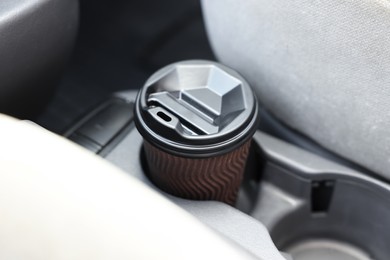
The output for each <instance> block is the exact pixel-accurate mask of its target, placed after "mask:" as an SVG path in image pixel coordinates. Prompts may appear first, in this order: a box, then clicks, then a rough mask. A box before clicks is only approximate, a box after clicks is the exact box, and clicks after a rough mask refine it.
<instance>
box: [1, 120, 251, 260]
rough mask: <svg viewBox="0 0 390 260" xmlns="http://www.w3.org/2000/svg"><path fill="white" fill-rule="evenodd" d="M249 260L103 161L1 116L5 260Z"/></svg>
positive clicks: (20, 122) (3, 253)
mask: <svg viewBox="0 0 390 260" xmlns="http://www.w3.org/2000/svg"><path fill="white" fill-rule="evenodd" d="M129 149H131V148H129ZM247 258H251V256H249V255H248V254H247V253H246V252H244V251H243V250H241V249H240V248H238V247H236V245H235V244H233V243H230V242H229V241H226V240H224V239H223V238H222V237H220V236H219V235H217V234H216V233H214V232H213V231H212V230H210V229H209V228H207V227H206V226H204V225H203V224H201V223H200V222H199V221H197V220H196V219H194V218H193V217H192V216H191V215H189V214H188V213H187V212H185V211H183V210H182V209H180V208H178V207H177V206H175V205H174V204H172V203H171V202H169V201H168V200H166V199H164V198H163V197H161V196H160V195H158V194H157V193H155V192H154V191H152V190H150V189H149V188H147V187H146V186H144V185H143V184H141V183H140V182H138V181H136V180H135V179H133V178H132V177H130V176H128V175H126V174H125V173H123V172H121V171H120V170H118V169H117V168H115V167H113V166H111V165H110V164H108V163H107V162H105V161H104V160H102V159H100V158H99V157H97V156H95V155H93V154H91V153H89V152H87V151H85V150H83V149H81V148H79V147H78V146H76V145H74V144H72V143H70V142H68V141H67V140H65V139H63V138H60V137H58V136H56V135H54V134H52V133H49V132H47V131H45V130H43V129H41V128H40V127H37V126H34V125H31V124H28V123H26V122H22V121H16V120H14V119H11V118H8V117H5V116H0V259H7V260H10V259H29V260H32V259H40V260H45V259H51V260H57V259H83V260H84V259H173V260H175V259H197V260H199V259H247Z"/></svg>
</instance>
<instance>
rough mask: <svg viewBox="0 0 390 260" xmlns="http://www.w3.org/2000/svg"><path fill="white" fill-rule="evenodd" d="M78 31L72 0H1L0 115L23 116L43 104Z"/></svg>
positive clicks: (57, 78)
mask: <svg viewBox="0 0 390 260" xmlns="http://www.w3.org/2000/svg"><path fill="white" fill-rule="evenodd" d="M77 27H78V1H77V0H1V1H0V112H1V113H7V114H12V115H15V116H18V117H26V116H31V115H33V114H35V113H34V112H38V111H39V109H40V108H42V107H43V105H45V103H46V102H47V100H48V98H49V97H50V94H51V93H52V92H53V88H54V86H55V85H56V84H57V83H58V80H59V78H60V76H61V74H62V69H63V67H64V65H65V63H66V61H67V58H68V56H69V54H70V52H71V50H72V47H73V42H74V39H75V36H76V31H77Z"/></svg>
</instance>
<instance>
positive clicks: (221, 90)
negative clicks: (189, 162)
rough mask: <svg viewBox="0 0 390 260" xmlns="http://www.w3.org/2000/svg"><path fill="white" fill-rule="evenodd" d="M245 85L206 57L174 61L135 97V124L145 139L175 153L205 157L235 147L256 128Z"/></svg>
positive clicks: (253, 99)
mask: <svg viewBox="0 0 390 260" xmlns="http://www.w3.org/2000/svg"><path fill="white" fill-rule="evenodd" d="M257 113H258V105H257V101H256V97H255V95H254V94H253V92H252V89H251V88H250V87H249V85H248V83H247V82H246V81H245V80H244V79H243V78H242V77H241V76H240V75H239V74H238V73H236V72H235V71H233V70H232V69H229V68H227V67H225V66H223V65H221V64H218V63H215V62H211V61H201V60H191V61H184V62H178V63H174V64H172V65H169V66H167V67H164V68H162V69H161V70H159V71H157V72H156V73H155V74H153V75H152V76H151V77H150V78H149V79H148V80H147V82H146V83H145V85H144V87H143V88H142V89H141V90H140V92H139V93H138V96H137V100H136V105H135V122H136V126H137V128H138V130H139V132H140V133H141V134H142V136H143V137H144V138H145V139H146V140H147V141H148V142H150V143H152V144H154V145H155V146H157V147H159V148H161V149H163V150H165V151H167V152H169V153H172V154H176V155H181V156H187V157H208V156H215V155H221V154H224V153H227V152H229V151H232V150H234V149H236V148H237V147H238V146H240V145H242V144H243V143H244V142H246V141H247V140H249V138H251V137H252V135H253V134H254V132H255V131H256V129H257V123H258V122H257V118H258V116H257Z"/></svg>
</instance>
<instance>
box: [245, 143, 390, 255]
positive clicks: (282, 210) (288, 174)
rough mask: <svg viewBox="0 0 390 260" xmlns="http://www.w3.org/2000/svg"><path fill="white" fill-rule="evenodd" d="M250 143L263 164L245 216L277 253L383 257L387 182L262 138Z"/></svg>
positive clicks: (389, 223) (388, 236)
mask: <svg viewBox="0 0 390 260" xmlns="http://www.w3.org/2000/svg"><path fill="white" fill-rule="evenodd" d="M255 140H256V141H257V143H260V146H261V147H262V149H263V152H264V154H263V155H262V156H265V157H266V158H267V163H266V164H265V165H264V166H263V169H262V174H263V176H262V181H261V182H260V183H261V184H260V189H259V191H258V197H257V200H256V201H255V202H254V203H253V204H254V206H253V207H251V210H250V212H248V213H249V214H250V215H252V216H253V217H255V218H256V219H258V220H260V221H261V222H263V223H264V224H265V225H266V226H267V228H268V229H269V231H270V234H271V237H272V239H273V241H274V243H275V245H276V246H277V247H278V249H279V250H282V251H285V252H287V253H289V254H291V256H292V257H293V259H294V260H311V259H315V260H322V259H333V260H337V259H343V260H366V259H367V260H368V259H376V260H385V259H389V256H390V186H389V185H388V184H386V183H384V182H382V181H379V180H376V179H374V178H371V177H368V176H366V175H363V174H360V173H357V172H353V171H352V170H350V171H348V169H347V168H344V167H342V166H337V165H336V164H333V163H330V162H327V161H325V160H322V159H320V158H318V157H316V156H314V155H311V154H309V153H307V152H304V151H301V150H300V149H298V148H295V147H291V146H289V145H287V146H286V147H283V146H282V143H273V142H274V140H273V139H269V138H268V137H267V136H259V135H257V136H255ZM279 142H280V141H279ZM279 148H280V149H279ZM294 149H295V150H294ZM302 153H303V155H304V156H302ZM298 156H299V158H298ZM302 158H304V160H302Z"/></svg>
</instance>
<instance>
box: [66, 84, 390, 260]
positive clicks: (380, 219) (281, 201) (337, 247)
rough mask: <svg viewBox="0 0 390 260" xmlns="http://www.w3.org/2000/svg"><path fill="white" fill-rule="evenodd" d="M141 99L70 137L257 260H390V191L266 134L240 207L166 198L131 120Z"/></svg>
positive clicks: (120, 104)
mask: <svg viewBox="0 0 390 260" xmlns="http://www.w3.org/2000/svg"><path fill="white" fill-rule="evenodd" d="M136 97H137V92H134V91H127V92H120V93H116V94H115V95H114V96H113V97H112V98H111V99H110V100H108V101H107V102H105V103H104V104H102V105H101V106H99V107H98V108H96V109H95V110H94V111H92V112H91V113H89V114H88V115H87V116H85V117H84V118H83V119H82V120H81V121H80V122H79V123H77V124H76V125H75V126H74V127H72V128H71V129H70V130H69V131H68V132H67V133H66V136H67V137H68V138H70V139H71V140H73V141H74V142H76V143H78V144H80V145H82V146H84V147H85V148H86V149H89V150H90V151H91V152H94V153H97V154H99V155H100V156H102V157H104V158H105V159H106V160H108V161H110V162H111V163H112V164H114V165H116V166H118V167H119V168H121V169H122V170H123V171H125V172H127V173H128V174H130V175H132V176H133V177H135V178H137V179H138V180H140V181H141V182H143V183H145V184H146V185H148V186H150V187H151V188H152V189H155V190H156V191H158V192H159V193H161V194H162V195H163V196H165V197H167V198H168V199H170V200H171V201H173V202H174V203H176V204H177V205H179V206H180V207H182V208H183V209H185V210H186V211H188V212H189V213H191V214H192V215H194V216H195V217H196V218H198V219H199V220H200V221H201V222H203V223H205V224H206V225H208V226H210V227H211V228H213V229H214V230H216V231H217V232H219V233H220V234H221V235H223V236H225V237H227V238H228V239H230V240H232V241H234V242H236V243H238V244H239V245H241V246H242V247H243V248H245V249H247V250H248V251H249V252H251V253H253V254H254V255H258V256H259V255H264V252H268V253H269V254H268V258H267V259H282V257H281V255H280V254H279V253H278V250H280V251H282V252H285V253H283V256H284V257H285V258H286V259H297V260H299V259H316V260H318V259H360V260H363V259H377V260H381V259H383V260H384V259H388V256H389V255H390V247H389V246H388V245H389V244H388V243H389V242H388V241H390V186H389V185H388V184H387V183H385V182H383V181H380V180H377V179H374V178H372V177H369V176H367V175H364V174H362V173H360V172H357V171H355V170H352V169H349V168H347V167H345V166H341V165H339V164H336V163H334V162H331V161H328V160H326V159H323V158H321V157H319V156H317V155H314V154H312V153H309V152H307V151H305V150H302V149H300V148H298V147H295V146H293V145H291V144H289V143H286V142H284V141H282V140H279V139H276V138H274V137H272V136H270V135H268V134H265V133H263V132H260V131H257V132H256V133H255V134H254V137H253V141H252V145H251V148H250V153H249V157H248V161H247V164H246V168H245V172H244V177H243V181H242V184H241V186H240V190H239V193H238V199H237V201H236V203H235V205H233V206H231V205H228V204H226V203H224V202H220V201H212V200H209V201H207V200H190V199H183V198H179V197H176V196H172V195H170V194H168V193H166V192H164V191H162V190H161V189H159V188H158V187H157V186H155V185H154V183H153V182H151V181H150V179H149V178H148V174H149V173H148V167H147V163H146V159H145V154H144V150H143V138H142V136H141V135H140V134H139V132H138V131H137V129H136V128H135V124H134V120H133V119H134V118H133V117H134V116H133V105H134V103H135V101H136ZM156 218H158V212H156ZM270 237H271V238H272V240H271V239H270ZM272 241H273V242H272ZM276 248H277V249H276Z"/></svg>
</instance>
